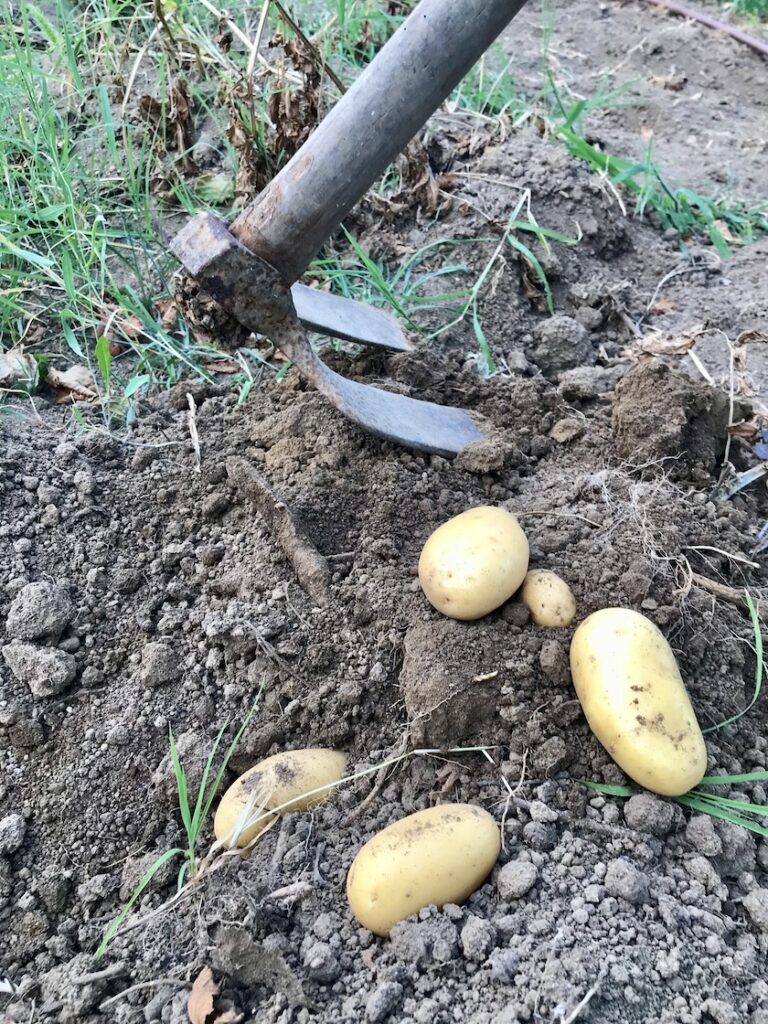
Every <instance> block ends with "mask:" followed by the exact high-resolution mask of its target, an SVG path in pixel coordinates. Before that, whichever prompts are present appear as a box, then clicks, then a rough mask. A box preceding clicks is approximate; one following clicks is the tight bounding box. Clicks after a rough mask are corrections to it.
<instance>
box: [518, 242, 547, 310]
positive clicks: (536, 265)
mask: <svg viewBox="0 0 768 1024" xmlns="http://www.w3.org/2000/svg"><path fill="white" fill-rule="evenodd" d="M507 242H508V243H509V244H510V245H511V246H512V248H513V249H515V250H516V251H517V252H518V253H520V255H521V256H522V257H523V258H524V259H525V260H526V261H527V262H528V263H529V264H530V265H531V267H532V269H533V272H534V274H535V275H536V277H537V278H538V279H539V281H540V283H541V286H542V288H543V289H544V295H545V298H546V302H547V309H548V311H549V314H550V316H551V315H552V314H553V313H554V312H555V304H554V301H553V299H552V289H551V288H550V287H549V281H548V280H547V275H546V274H545V273H544V268H543V267H542V265H541V263H540V262H539V260H538V258H537V257H536V256H535V255H534V254H533V253H532V252H531V250H530V249H529V248H528V246H527V245H526V244H525V243H524V242H521V241H520V239H519V238H516V237H515V236H514V235H507Z"/></svg>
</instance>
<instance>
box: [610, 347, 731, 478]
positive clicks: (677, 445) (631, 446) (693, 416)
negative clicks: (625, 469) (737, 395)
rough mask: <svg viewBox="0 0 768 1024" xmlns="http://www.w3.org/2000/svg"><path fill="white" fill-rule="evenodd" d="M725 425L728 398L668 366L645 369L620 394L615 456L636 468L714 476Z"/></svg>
mask: <svg viewBox="0 0 768 1024" xmlns="http://www.w3.org/2000/svg"><path fill="white" fill-rule="evenodd" d="M727 425H728V400H727V398H726V396H725V395H724V394H722V393H721V392H719V391H716V390H715V389H713V388H711V387H709V386H708V385H706V384H699V383H697V382H695V381H692V380H691V379H690V378H689V377H686V376H685V375H684V374H682V373H677V372H676V371H674V370H670V368H669V367H668V366H666V365H665V364H664V363H658V362H653V363H641V364H640V365H638V366H636V367H634V368H633V369H632V370H630V372H629V373H628V374H627V375H626V376H625V377H624V378H623V379H622V381H621V382H620V383H619V385H618V387H617V388H616V397H615V399H614V404H613V430H614V434H615V437H616V450H617V452H618V454H619V455H620V456H621V457H622V458H625V459H628V460H629V461H631V462H632V464H633V465H635V466H642V465H644V464H645V465H648V464H651V463H659V464H660V468H662V469H663V470H664V471H670V472H671V473H673V474H674V475H681V474H683V475H685V474H686V473H688V472H690V470H691V469H692V468H693V467H694V466H696V465H699V466H701V467H703V468H704V470H705V471H706V472H712V470H713V469H714V468H715V463H716V461H717V459H718V457H719V456H720V455H722V452H723V450H724V448H725V441H726V426H727Z"/></svg>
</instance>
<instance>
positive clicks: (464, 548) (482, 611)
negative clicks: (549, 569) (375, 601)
mask: <svg viewBox="0 0 768 1024" xmlns="http://www.w3.org/2000/svg"><path fill="white" fill-rule="evenodd" d="M527 571H528V541H527V539H526V536H525V534H524V533H523V531H522V529H521V528H520V524H519V523H518V521H517V520H516V519H515V517H514V516H513V515H511V514H510V513H509V512H506V511H505V510H504V509H503V508H496V507H494V506H491V505H483V506H480V507H479V508H471V509H468V511H466V512H462V513H461V515H458V516H454V518H453V519H449V520H448V522H447V523H443V525H442V526H439V527H438V528H437V529H436V530H435V532H434V533H433V534H432V536H431V537H430V538H429V540H428V541H427V543H426V544H425V545H424V548H423V550H422V552H421V557H420V558H419V582H420V583H421V587H422V590H423V591H424V593H425V594H426V597H427V600H428V601H429V603H430V604H432V605H433V606H434V607H435V608H437V610H438V611H439V612H442V613H443V615H449V616H450V617H451V618H453V619H480V618H482V616H483V615H487V614H488V613H489V612H492V611H493V610H494V608H498V607H499V605H502V604H504V602H505V601H506V600H508V599H509V598H510V597H511V596H512V595H513V594H514V592H515V591H516V590H517V588H518V587H519V586H520V584H521V583H522V582H523V579H524V577H525V574H526V572H527Z"/></svg>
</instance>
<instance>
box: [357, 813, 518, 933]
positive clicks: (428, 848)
mask: <svg viewBox="0 0 768 1024" xmlns="http://www.w3.org/2000/svg"><path fill="white" fill-rule="evenodd" d="M500 849H501V833H500V831H499V826H498V825H497V824H496V822H495V821H494V819H493V818H492V817H491V815H490V814H489V813H488V812H487V811H484V810H483V809H482V808H481V807H474V806H473V805H471V804H444V805H442V806H440V807H429V808H427V810H425V811H417V813H416V814H410V815H408V817H407V818H401V819H400V821H396V822H395V823H394V824H393V825H390V826H389V827H388V828H385V829H384V830H383V831H382V832H379V833H378V834H377V835H375V836H374V837H373V839H371V840H370V842H368V843H366V844H365V846H364V847H363V848H362V850H360V852H359V853H358V854H357V856H356V857H355V859H354V861H353V862H352V867H351V868H350V869H349V874H348V875H347V899H348V900H349V906H350V909H351V910H352V913H353V914H354V915H355V917H356V918H357V920H358V921H359V922H360V924H362V925H363V926H364V927H365V928H368V929H369V931H372V932H375V933H376V934H377V935H387V934H388V932H389V930H390V928H391V927H392V925H394V924H396V923H397V922H398V921H402V920H404V919H405V918H406V917H410V915H411V914H415V913H417V912H418V911H419V910H421V909H422V908H423V907H428V906H430V905H431V904H433V903H434V904H436V905H437V906H438V907H442V906H443V905H444V904H445V903H462V902H463V901H464V900H465V899H466V898H467V897H468V896H469V895H470V894H471V893H473V892H474V891H475V889H477V888H478V887H479V886H480V885H481V884H482V883H483V882H484V881H485V879H486V878H487V877H488V874H489V873H490V870H491V868H492V867H493V865H494V864H495V863H496V859H497V857H498V856H499V850H500Z"/></svg>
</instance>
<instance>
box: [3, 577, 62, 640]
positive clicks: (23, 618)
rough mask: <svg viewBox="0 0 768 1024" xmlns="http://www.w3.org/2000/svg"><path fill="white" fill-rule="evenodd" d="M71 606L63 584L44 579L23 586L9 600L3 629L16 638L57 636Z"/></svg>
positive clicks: (33, 638)
mask: <svg viewBox="0 0 768 1024" xmlns="http://www.w3.org/2000/svg"><path fill="white" fill-rule="evenodd" d="M74 612H75V609H74V606H73V604H72V601H71V599H70V597H69V593H68V592H67V590H66V589H65V588H64V587H59V586H56V585H55V584H53V583H48V582H47V581H45V580H43V581H40V582H38V583H28V584H27V586H25V587H22V588H21V590H20V591H19V592H18V594H17V595H16V597H15V598H14V599H13V601H12V603H11V607H10V609H9V611H8V618H7V620H6V623H5V631H6V633H7V634H8V636H11V637H14V638H16V639H18V640H39V639H41V638H42V637H49V638H51V639H52V640H57V639H58V638H59V636H61V634H62V633H63V632H64V630H65V629H66V628H67V626H68V625H69V624H70V622H71V621H72V618H73V616H74Z"/></svg>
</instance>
